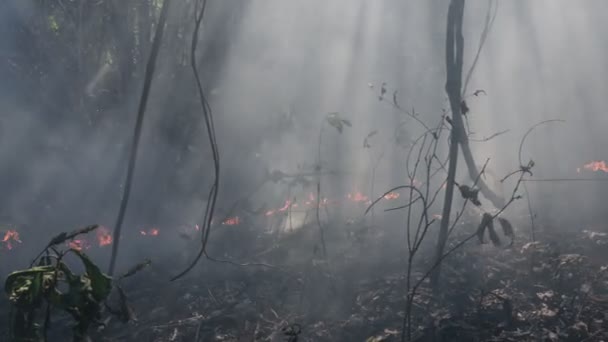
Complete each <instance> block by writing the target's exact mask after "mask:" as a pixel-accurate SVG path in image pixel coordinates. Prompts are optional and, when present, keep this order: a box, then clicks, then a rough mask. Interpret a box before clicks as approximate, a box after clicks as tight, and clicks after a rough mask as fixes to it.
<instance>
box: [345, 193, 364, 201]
mask: <svg viewBox="0 0 608 342" xmlns="http://www.w3.org/2000/svg"><path fill="white" fill-rule="evenodd" d="M347 197H348V199H349V200H351V201H353V202H367V201H368V200H369V198H368V197H367V196H365V195H363V194H362V193H360V192H359V191H357V192H355V194H354V195H353V194H348V196H347Z"/></svg>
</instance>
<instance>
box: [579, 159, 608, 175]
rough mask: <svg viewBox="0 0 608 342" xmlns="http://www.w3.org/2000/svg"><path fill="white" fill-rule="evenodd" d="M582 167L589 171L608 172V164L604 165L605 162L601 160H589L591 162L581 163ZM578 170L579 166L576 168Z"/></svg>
mask: <svg viewBox="0 0 608 342" xmlns="http://www.w3.org/2000/svg"><path fill="white" fill-rule="evenodd" d="M583 168H584V169H585V170H589V171H593V172H597V171H603V172H607V173H608V165H606V162H605V161H603V160H601V161H600V160H598V161H591V162H589V163H587V164H585V165H583ZM578 170H580V168H579V169H577V171H578Z"/></svg>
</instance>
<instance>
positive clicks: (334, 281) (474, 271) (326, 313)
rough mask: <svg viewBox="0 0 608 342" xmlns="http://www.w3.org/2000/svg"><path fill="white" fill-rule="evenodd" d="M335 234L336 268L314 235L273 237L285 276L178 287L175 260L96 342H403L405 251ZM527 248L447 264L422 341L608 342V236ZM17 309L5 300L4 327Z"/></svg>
mask: <svg viewBox="0 0 608 342" xmlns="http://www.w3.org/2000/svg"><path fill="white" fill-rule="evenodd" d="M308 228H309V229H308ZM240 229H244V228H240ZM333 231H334V233H333V234H332V229H328V238H327V248H328V251H329V254H330V258H329V260H330V263H329V264H327V263H325V262H323V261H322V258H320V257H319V256H316V257H315V256H314V255H313V252H312V251H313V250H315V249H317V252H318V246H317V248H315V244H316V235H315V234H317V233H318V231H317V227H316V226H314V225H312V226H310V227H307V228H306V229H300V230H298V231H296V232H294V233H292V234H289V235H288V236H286V237H283V238H281V239H280V241H279V240H277V239H276V237H271V236H270V235H268V236H266V237H263V239H264V241H265V242H264V244H265V246H266V249H264V250H260V251H259V252H258V253H257V259H264V261H265V262H269V263H273V264H275V265H284V266H281V267H276V268H268V267H260V266H247V267H238V266H232V265H227V264H218V263H213V262H209V261H207V260H204V261H203V262H202V265H203V266H201V267H200V268H199V269H198V270H197V272H195V273H193V274H190V275H189V276H187V277H186V278H184V279H181V280H178V281H176V282H169V281H168V279H169V278H170V276H171V275H174V273H175V272H176V260H175V259H174V260H166V261H165V262H161V263H157V264H156V265H153V267H150V268H149V269H147V270H146V271H144V272H141V274H138V275H137V276H136V277H133V278H131V279H130V281H129V282H128V283H126V284H125V288H124V289H125V292H126V293H127V295H128V297H129V302H130V304H131V306H132V309H133V313H134V316H135V317H136V320H135V321H132V322H131V323H128V324H126V325H125V324H122V323H120V322H118V321H116V320H115V319H112V320H109V321H107V326H106V327H105V328H103V329H99V330H98V331H95V332H93V333H92V337H93V340H94V341H117V342H119V341H158V342H161V341H163V342H164V341H175V342H178V341H180V342H181V341H188V342H197V341H271V342H276V341H300V342H301V341H369V342H379V341H400V340H401V330H402V325H403V317H404V311H405V310H404V309H405V295H406V293H405V288H406V287H405V276H404V274H405V264H406V263H405V262H404V260H403V257H402V256H399V253H398V252H396V253H395V256H394V257H388V256H387V255H388V254H389V253H392V252H390V251H396V250H397V248H398V245H399V243H398V242H396V241H395V239H391V238H390V237H389V236H388V235H383V234H382V233H381V231H380V230H379V229H365V228H362V229H357V230H351V231H350V233H349V234H344V231H341V232H340V233H338V232H337V231H338V230H337V229H335V230H333ZM353 232H354V234H353ZM235 234H236V233H235ZM238 234H239V236H241V237H242V234H243V231H240V232H238ZM461 234H462V235H461V236H454V237H453V240H454V241H459V240H460V239H462V238H464V237H465V236H466V232H464V231H463V232H462V233H461ZM313 237H314V238H313ZM223 238H225V239H228V240H230V239H234V238H236V235H235V236H230V234H228V235H219V234H218V237H217V239H223ZM518 240H526V239H523V238H519V239H516V241H515V242H514V243H513V244H512V245H511V246H503V247H495V246H492V245H490V244H479V243H478V242H476V241H475V240H473V241H471V242H470V243H468V244H466V245H465V246H464V247H463V248H461V249H459V250H457V251H456V252H454V253H453V254H452V255H451V256H450V257H449V258H447V259H446V260H445V261H444V264H443V267H442V272H443V273H442V275H443V284H442V286H441V290H440V291H438V293H437V294H435V295H433V293H432V291H431V290H430V289H429V287H428V283H426V282H425V283H424V284H423V286H421V288H420V289H419V290H418V292H417V295H416V297H415V304H414V306H415V307H414V312H413V316H412V318H413V322H414V336H415V340H416V341H589V342H590V341H606V340H608V230H606V229H604V230H603V231H602V230H601V229H597V230H595V231H590V230H580V231H578V232H570V233H556V232H554V231H552V230H551V229H550V227H545V228H544V229H539V231H538V232H537V234H536V242H529V241H518ZM268 246H273V247H271V248H268ZM317 254H318V253H317ZM428 256H429V255H421V256H420V262H418V263H416V264H417V265H419V266H418V268H417V269H416V270H414V273H413V278H414V279H416V278H417V277H420V276H421V275H422V274H423V273H425V271H426V270H427V269H428V260H429V258H428ZM7 307H8V305H7V302H6V298H2V300H1V302H0V308H1V309H0V311H2V313H1V316H2V317H0V319H3V320H4V319H5V318H6V314H7V312H6V311H7V310H5V308H7ZM68 321H69V320H68V319H67V318H59V319H58V320H57V321H56V324H55V325H58V326H63V327H67V326H68ZM63 323H65V324H63ZM54 330H55V331H54V332H52V333H51V336H56V337H54V339H51V340H52V341H60V340H61V341H63V340H66V341H67V340H69V339H61V337H60V336H66V335H64V334H65V333H66V330H65V329H61V328H57V329H54ZM0 335H1V334H0Z"/></svg>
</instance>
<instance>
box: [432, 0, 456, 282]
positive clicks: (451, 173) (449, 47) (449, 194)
mask: <svg viewBox="0 0 608 342" xmlns="http://www.w3.org/2000/svg"><path fill="white" fill-rule="evenodd" d="M463 15H464V0H452V1H451V2H450V7H449V10H448V19H447V37H446V44H445V49H446V51H445V53H446V55H445V61H446V71H447V81H446V84H445V91H446V92H447V94H448V97H449V99H450V107H451V109H452V126H453V128H452V133H451V144H450V155H449V157H450V162H449V165H448V179H447V188H446V192H445V200H444V203H443V212H442V216H441V226H440V229H439V237H438V240H437V247H436V249H435V260H436V261H438V260H441V257H442V256H443V251H444V249H445V244H446V241H447V237H448V228H449V225H450V213H451V211H452V200H453V198H454V181H455V178H456V166H457V163H458V144H459V142H460V141H462V137H461V133H462V131H461V130H460V129H458V127H464V125H463V122H462V113H461V111H460V103H461V95H460V89H461V87H462V58H463V48H464V38H463V37H462V19H463ZM440 270H441V267H440V266H437V268H436V269H435V272H433V274H432V276H431V284H432V286H433V288H437V285H438V281H439V275H440Z"/></svg>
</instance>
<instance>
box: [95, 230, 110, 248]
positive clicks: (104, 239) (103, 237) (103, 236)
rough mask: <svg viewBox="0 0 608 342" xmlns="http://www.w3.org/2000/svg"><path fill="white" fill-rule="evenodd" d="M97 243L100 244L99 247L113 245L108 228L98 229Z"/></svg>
mask: <svg viewBox="0 0 608 342" xmlns="http://www.w3.org/2000/svg"><path fill="white" fill-rule="evenodd" d="M97 242H99V246H107V245H109V244H111V243H112V235H111V234H110V230H109V229H108V228H106V227H99V228H97Z"/></svg>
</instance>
